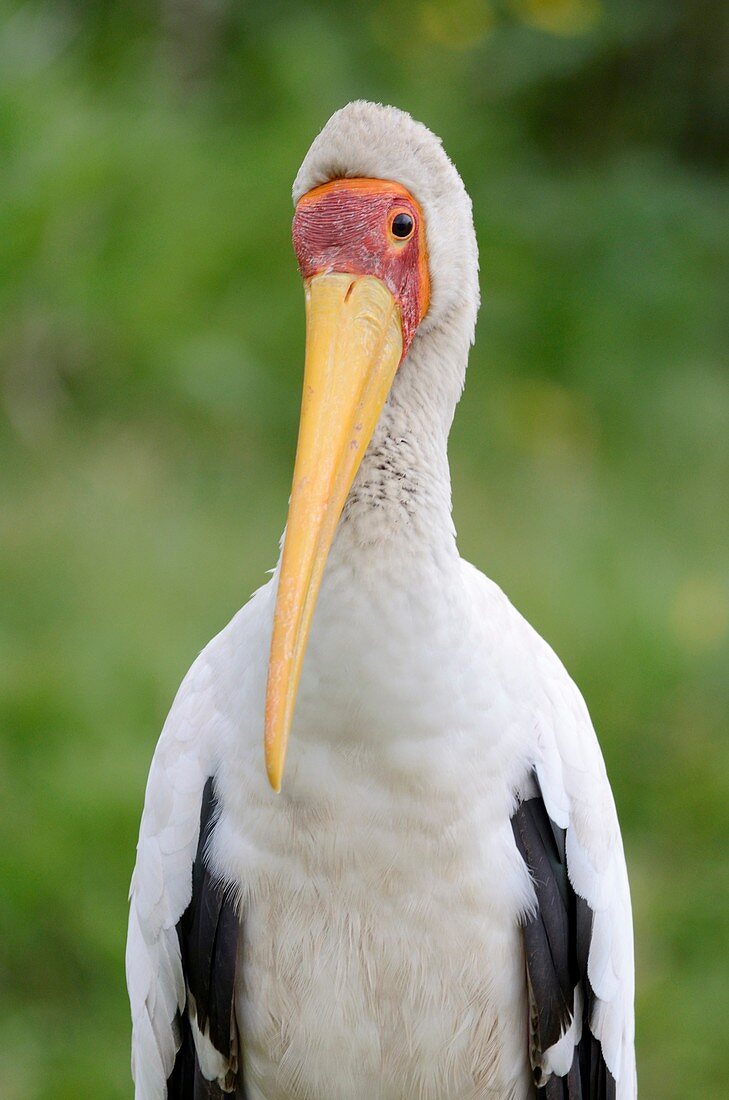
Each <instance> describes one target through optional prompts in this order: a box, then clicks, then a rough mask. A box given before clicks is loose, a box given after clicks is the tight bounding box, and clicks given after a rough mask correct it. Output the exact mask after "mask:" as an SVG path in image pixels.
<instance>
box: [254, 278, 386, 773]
mask: <svg viewBox="0 0 729 1100" xmlns="http://www.w3.org/2000/svg"><path fill="white" fill-rule="evenodd" d="M401 357H402V326H401V320H400V309H399V307H398V305H397V303H396V301H395V299H394V297H393V295H392V294H391V293H390V291H389V290H388V288H387V287H386V286H385V284H384V283H383V282H381V281H380V280H379V279H377V278H375V277H374V276H372V275H363V276H354V275H348V274H341V273H330V274H326V275H316V276H314V278H312V279H310V280H309V281H308V283H307V285H306V365H305V368H304V394H303V399H302V404H301V421H300V425H299V441H298V445H297V449H296V464H295V466H294V480H293V484H292V487H291V500H290V503H289V514H288V521H287V524H286V536H285V540H284V548H283V556H282V559H281V571H280V576H279V583H278V595H277V597H276V611H275V615H274V621H273V637H272V639H271V655H270V659H269V665H268V685H267V689H266V717H265V731H264V745H265V754H266V771H267V772H268V779H269V782H270V784H271V786H272V787H273V789H274V790H275V791H280V789H281V777H282V775H283V768H284V761H285V759H286V747H287V743H288V737H289V730H290V728H291V720H292V718H293V713H294V705H295V703H296V691H297V688H298V686H299V677H300V675H301V666H302V664H303V660H304V653H305V650H306V642H307V639H308V637H309V630H310V628H311V620H312V616H313V614H314V606H315V604H316V598H317V595H318V593H319V586H320V584H321V578H322V574H323V572H324V566H325V564H326V560H327V555H328V553H329V548H330V547H331V544H332V539H333V538H334V533H335V531H336V529H337V523H338V521H339V517H340V515H341V512H342V508H343V507H344V503H345V501H346V499H347V494H348V493H349V490H350V487H351V485H352V482H353V481H354V477H355V474H356V473H357V470H358V469H359V464H360V462H361V461H362V457H363V455H364V453H365V450H366V449H367V444H368V443H369V441H370V439H371V438H372V433H373V432H374V430H375V425H376V424H377V420H378V418H379V415H380V412H381V411H382V406H383V405H384V403H385V400H386V398H387V395H388V393H389V391H390V386H391V385H392V381H393V378H394V377H395V373H396V371H397V368H398V366H399V364H400V359H401Z"/></svg>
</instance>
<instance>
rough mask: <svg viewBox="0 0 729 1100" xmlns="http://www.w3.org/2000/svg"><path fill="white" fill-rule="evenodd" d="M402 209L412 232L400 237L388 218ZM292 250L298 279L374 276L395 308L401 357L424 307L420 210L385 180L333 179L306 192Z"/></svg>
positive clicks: (425, 267) (425, 270) (425, 285)
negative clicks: (339, 273) (333, 275)
mask: <svg viewBox="0 0 729 1100" xmlns="http://www.w3.org/2000/svg"><path fill="white" fill-rule="evenodd" d="M399 213H406V214H409V215H410V216H411V218H412V219H413V221H414V225H415V228H414V231H413V233H412V236H411V237H409V238H408V239H407V240H400V239H398V238H397V237H395V236H394V234H393V233H392V231H391V226H392V220H393V218H394V217H395V216H396V215H397V214H399ZM293 238H294V250H295V252H296V258H297V260H298V262H299V270H300V271H301V274H302V277H303V278H304V279H310V278H312V277H313V276H314V275H321V274H324V273H325V272H329V271H342V272H348V273H351V274H352V275H374V276H376V277H377V278H378V279H381V280H382V282H383V283H385V285H386V286H387V287H388V289H389V290H390V291H391V293H392V295H393V297H394V298H395V301H396V302H397V303H398V305H399V306H400V314H401V319H402V336H403V352H402V355H403V358H405V355H406V353H407V350H408V348H409V347H410V344H411V343H412V339H413V336H414V335H415V330H416V329H417V327H418V325H419V324H420V322H421V321H422V319H423V317H424V316H425V313H426V311H427V309H428V299H429V294H430V284H429V278H428V259H427V253H426V248H425V227H424V224H423V215H422V211H421V209H420V207H419V205H418V203H417V202H416V201H415V199H414V198H413V197H412V195H411V194H410V192H409V191H407V190H406V189H405V188H404V187H401V186H400V184H397V183H392V182H390V181H389V180H374V179H346V180H333V181H332V182H331V183H325V184H323V186H321V187H316V188H314V190H313V191H309V192H308V194H306V195H304V196H303V198H302V199H301V200H300V201H299V203H298V205H297V207H296V213H295V214H294V224H293Z"/></svg>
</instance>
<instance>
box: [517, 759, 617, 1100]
mask: <svg viewBox="0 0 729 1100" xmlns="http://www.w3.org/2000/svg"><path fill="white" fill-rule="evenodd" d="M534 778H535V782H536V776H535V777H534ZM538 788H539V785H538V784H537V789H538ZM511 825H512V829H513V831H514V839H515V840H516V846H517V848H518V849H519V853H520V854H521V856H522V859H523V860H524V862H525V863H526V865H527V867H528V868H529V871H530V873H531V877H532V882H533V884H534V892H535V894H536V899H537V908H536V911H535V912H534V914H532V915H531V916H530V917H529V918H528V920H527V921H526V922H525V924H524V928H523V934H524V950H525V956H526V969H527V980H528V985H529V990H530V996H531V998H532V1000H533V1002H534V1003H533V1005H532V1006H531V1008H532V1013H531V1016H532V1023H531V1029H532V1037H531V1042H532V1044H533V1045H536V1047H537V1053H538V1054H543V1053H544V1052H545V1051H546V1050H548V1049H549V1047H551V1046H553V1045H554V1044H555V1043H556V1042H557V1041H558V1040H559V1038H560V1036H561V1035H562V1034H563V1033H564V1031H565V1030H566V1028H568V1027H569V1025H570V1023H571V1020H572V1011H573V995H574V989H575V986H576V985H581V988H582V999H583V1018H582V1037H581V1039H580V1042H579V1043H578V1044H577V1046H576V1048H575V1052H574V1058H573V1060H572V1065H571V1068H570V1070H569V1073H567V1074H566V1076H564V1077H557V1076H556V1075H555V1074H551V1075H550V1076H549V1078H548V1079H547V1080H546V1081H541V1080H538V1081H537V1084H538V1085H541V1087H539V1088H538V1089H537V1096H538V1097H539V1098H540V1100H615V1079H614V1078H613V1076H612V1074H611V1073H610V1071H609V1070H608V1068H607V1066H606V1064H605V1059H604V1058H603V1054H602V1048H601V1046H600V1043H599V1042H598V1040H597V1039H596V1038H595V1036H594V1035H593V1034H592V1032H591V1031H590V1027H589V1020H590V1016H591V1013H592V1006H593V1001H594V994H593V991H592V989H591V987H590V982H589V979H588V976H587V958H588V954H589V950H590V939H591V936H592V917H593V914H592V910H591V909H590V907H589V905H588V904H587V902H586V901H585V900H584V899H583V898H580V897H578V896H577V895H576V894H575V892H574V890H573V889H572V886H571V884H570V881H569V878H568V875H567V856H566V838H567V832H566V830H565V829H561V828H560V827H559V826H558V825H556V824H555V823H554V822H553V821H552V820H551V818H550V817H549V814H548V813H547V810H546V807H545V805H544V801H543V799H542V797H541V794H539V795H537V796H536V797H533V798H529V799H525V800H524V801H523V802H521V803H520V805H519V806H518V808H517V810H516V813H515V814H514V816H513V818H512V820H511Z"/></svg>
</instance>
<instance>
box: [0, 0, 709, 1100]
mask: <svg viewBox="0 0 729 1100" xmlns="http://www.w3.org/2000/svg"><path fill="white" fill-rule="evenodd" d="M727 10H728V9H727V7H726V5H725V4H724V3H723V0H701V2H695V3H690V2H687V3H683V2H679V0H641V2H636V0H602V3H601V2H600V0H493V2H492V0H451V2H448V0H394V2H389V3H384V2H381V3H373V2H371V0H370V2H368V3H365V2H348V3H346V2H340V3H325V2H323V0H320V2H315V3H306V2H303V0H299V2H296V3H294V2H289V0H280V2H275V0H272V2H264V0H250V2H246V0H160V2H159V3H157V4H144V3H141V0H131V2H130V3H127V4H119V3H112V2H98V3H95V4H88V3H83V2H81V0H57V2H55V3H54V2H50V0H48V2H46V3H40V2H35V0H33V2H25V3H18V2H15V3H12V2H9V0H0V371H1V373H0V470H1V474H0V477H1V480H2V508H1V510H0V530H1V534H2V538H1V543H0V581H1V583H2V590H3V593H4V595H5V599H4V601H3V613H2V616H1V617H0V729H1V730H2V735H1V740H0V821H1V822H2V827H3V834H2V835H3V843H2V854H1V855H0V928H2V935H1V937H0V944H1V946H0V987H1V989H2V996H1V997H0V1094H1V1095H2V1096H3V1098H4V1100H19V1098H21V1097H22V1098H23V1100H41V1098H43V1100H46V1098H47V1100H78V1098H85V1097H94V1098H95V1100H105V1098H109V1100H116V1098H121V1097H130V1096H131V1083H130V1079H129V1072H128V1040H129V1028H128V1018H127V1004H126V994H125V989H124V980H123V944H124V935H125V921H126V890H127V885H128V880H129V876H130V873H131V869H132V865H133V859H134V845H135V842H136V832H137V825H138V819H139V813H140V810H141V803H142V797H143V790H144V783H145V777H146V771H147V767H148V764H149V760H150V757H151V753H152V750H153V747H154V743H155V739H156V736H157V732H158V730H159V728H160V727H161V724H162V721H163V718H164V715H165V712H166V710H167V708H168V706H169V704H170V702H171V700H172V697H173V695H174V692H175V690H176V687H177V685H178V683H179V681H180V679H181V678H182V676H183V674H184V672H185V670H186V668H187V667H188V666H189V664H190V663H191V661H192V659H193V657H194V656H195V654H196V653H197V651H198V650H199V649H200V648H201V647H202V646H203V644H204V643H205V642H206V641H207V640H208V638H209V637H210V636H211V635H212V634H213V633H214V632H215V631H217V630H218V629H219V628H220V627H222V626H223V624H224V623H225V622H226V621H227V620H228V618H230V616H231V615H232V614H233V612H234V611H235V610H236V609H237V608H238V607H239V606H240V605H241V604H242V603H243V602H244V601H245V600H246V599H247V597H248V595H249V593H250V592H251V591H252V589H254V588H255V587H257V586H258V585H259V584H260V583H261V582H262V581H263V580H264V578H265V570H266V569H267V568H269V567H270V566H272V565H273V563H274V561H275V559H276V554H277V540H278V536H279V534H280V531H281V529H282V526H283V523H284V517H285V509H286V503H287V496H288V482H289V477H290V470H291V464H292V459H293V448H294V441H295V433H296V420H297V412H298V401H299V385H300V377H301V366H302V351H303V303H302V295H301V290H300V286H299V281H298V276H297V273H296V269H295V263H294V259H293V255H292V251H291V247H290V242H289V226H290V219H291V202H290V185H291V181H292V179H293V176H294V173H295V171H296V169H297V167H298V165H299V163H300V160H301V158H302V157H303V155H304V153H305V151H306V149H307V147H308V145H309V142H310V140H311V139H312V137H313V136H314V134H315V133H316V132H317V130H318V129H319V128H320V127H321V125H323V123H324V122H325V121H326V119H327V118H328V116H329V115H330V113H331V112H332V111H333V110H334V109H335V108H337V107H338V106H340V105H341V104H343V103H344V102H346V101H347V100H349V99H353V98H356V97H366V98H374V99H378V100H383V101H387V102H393V103H396V104H398V105H399V106H402V107H404V108H406V109H407V110H409V111H411V112H412V113H413V114H414V115H415V116H416V117H418V118H421V119H423V120H424V121H425V122H427V124H428V125H429V126H430V127H431V128H432V129H434V130H435V131H436V132H437V133H439V134H440V135H442V137H443V139H444V142H445V145H446V148H447V149H448V151H449V153H450V154H451V156H452V157H453V158H454V160H455V161H456V163H457V165H458V167H459V169H460V171H461V173H462V175H463V177H464V180H465V182H466V185H467V187H468V189H469V190H470V192H471V195H472V197H473V201H474V207H475V212H476V219H477V230H478V236H479V241H480V248H481V271H482V294H483V307H482V311H481V316H480V323H479V329H478V343H477V346H476V349H475V350H474V353H473V356H472V359H471V366H470V370H469V379H468V385H467V389H466V393H465V396H464V399H463V402H462V404H461V406H460V409H459V413H458V416H457V419H456V424H455V427H454V430H453V436H452V445H451V456H452V468H453V480H454V502H455V515H456V521H457V525H458V529H459V533H460V542H461V548H462V551H463V553H464V555H465V556H467V557H469V558H470V559H471V560H473V561H474V562H475V563H476V564H477V565H479V566H480V567H481V568H483V569H484V570H485V571H486V572H488V573H489V574H490V575H491V576H492V577H494V579H496V580H497V581H498V582H499V583H500V584H501V585H502V587H504V588H505V589H506V591H507V592H508V593H509V595H510V596H511V598H512V599H513V600H514V602H515V603H516V604H517V606H518V607H519V608H520V609H521V610H522V611H523V612H524V613H525V614H526V616H527V617H528V618H529V619H530V620H531V621H532V622H533V623H534V625H535V626H536V627H537V628H538V629H539V630H540V631H541V632H542V633H543V634H544V635H545V636H546V637H547V638H548V639H549V640H550V642H551V643H552V644H553V645H554V647H555V648H556V649H557V651H558V652H559V654H560V655H561V657H562V658H563V659H564V661H565V663H566V665H567V666H568V668H569V669H570V671H571V673H572V674H573V676H574V677H575V678H576V680H577V681H578V683H579V684H580V686H581V687H582V689H583V691H584V693H585V695H586V698H587V700H588V703H589V705H590V708H591V711H592V714H593V717H594V720H595V724H596V726H597V728H598V731H599V734H600V737H601V741H602V744H603V748H604V752H605V756H606V760H607V765H608V770H609V772H610V775H611V778H612V782H613V786H614V790H615V795H616V800H617V803H618V808H619V811H620V815H621V820H622V823H623V827H624V834H625V843H626V848H627V854H628V860H629V866H630V871H631V879H632V884H633V891H634V905H635V918H636V931H637V964H638V996H637V1028H638V1060H639V1077H640V1081H641V1087H642V1094H643V1095H644V1096H646V1097H661V1098H662V1100H679V1098H680V1100H685V1098H686V1097H691V1098H692V1100H715V1098H716V1097H718V1096H720V1095H729V1069H728V1068H727V1060H726V1058H725V1057H724V1048H725V1032H726V1005H727V1001H726V997H727V992H726V991H727V978H728V975H727V965H728V962H727V960H728V959H729V916H728V912H727V887H728V886H729V847H728V845H727V836H728V835H729V810H728V809H727V807H728V806H729V747H728V742H727V738H726V715H727V709H728V704H729V698H728V696H729V687H728V685H729V677H727V663H726V662H727V655H728V654H727V642H728V639H729V574H728V572H727V556H726V546H727V538H728V536H729V530H728V527H729V522H728V515H729V510H728V509H727V499H728V498H727V488H728V487H729V469H728V467H729V448H728V446H727V441H728V439H729V376H728V374H727V369H726V350H727V346H728V337H729V333H728V332H727V328H728V327H729V326H728V324H727V316H728V314H727V306H726V290H727V286H726V276H727V272H728V271H729V240H728V237H727V227H728V226H729V202H728V201H727V189H726V158H725V156H724V154H725V152H726V149H725V146H726V138H727V133H728V132H729V125H728V118H727V104H728V103H729V92H728V90H727V87H726V72H727V65H726V60H727V41H728V20H727ZM322 1100H326V1098H322Z"/></svg>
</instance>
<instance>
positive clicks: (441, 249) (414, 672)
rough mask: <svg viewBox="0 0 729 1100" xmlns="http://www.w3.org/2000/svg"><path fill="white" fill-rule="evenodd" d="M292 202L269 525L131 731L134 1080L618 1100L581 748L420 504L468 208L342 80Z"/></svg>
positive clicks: (432, 514) (611, 862) (457, 1099)
mask: <svg viewBox="0 0 729 1100" xmlns="http://www.w3.org/2000/svg"><path fill="white" fill-rule="evenodd" d="M294 201H295V215H294V222H293V240H294V247H295V251H296V256H297V259H298V264H299V268H300V271H301V275H302V277H303V280H304V287H305V298H306V357H305V369H304V392H303V402H302V409H301V423H300V430H299V440H298V447H297V453H296V461H295V468H294V475H293V485H292V490H291V499H290V504H289V513H288V522H287V526H286V532H285V536H284V539H283V549H282V553H281V557H280V560H279V564H278V566H277V568H276V570H275V572H274V575H273V577H272V578H271V580H270V581H269V583H268V584H266V585H265V586H264V587H263V588H261V589H260V590H259V591H258V592H257V593H256V594H255V595H254V596H253V597H252V599H251V600H250V601H249V602H248V603H247V604H246V605H245V607H243V609H242V610H241V611H240V612H239V613H238V614H237V615H236V616H235V618H234V619H233V620H232V622H231V623H230V624H229V625H228V626H227V627H226V628H225V629H224V630H223V631H222V632H221V633H220V634H219V635H218V636H217V637H216V638H215V639H214V640H213V641H212V642H211V643H210V644H209V645H208V646H207V648H206V649H205V650H204V651H203V652H202V654H201V655H200V656H199V657H198V659H197V660H196V661H195V663H194V664H193V666H192V668H191V670H190V672H189V673H188V675H187V676H186V677H185V680H184V682H183V684H182V686H181V688H180V690H179V693H178V695H177V698H176V699H175V702H174V704H173V706H172V710H171V712H170V715H169V717H168V719H167V722H166V724H165V726H164V729H163V732H162V735H161V737H160V740H159V744H158V746H157V750H156V752H155V754H154V759H153V762H152V766H151V771H150V775H149V781H148V785H147V793H146V801H145V807H144V814H143V817H142V823H141V830H140V837H139V845H138V850H137V853H138V854H137V863H136V868H135V871H134V876H133V880H132V887H131V912H130V919H129V936H128V947H127V976H128V985H129V993H130V1000H131V1008H132V1017H133V1049H132V1069H133V1075H134V1079H135V1082H136V1096H137V1100H158V1098H162V1097H165V1096H167V1097H170V1098H171V1100H176V1098H180V1097H190V1098H196V1097H221V1096H223V1095H225V1094H233V1095H234V1096H236V1097H239V1098H240V1097H247V1098H248V1100H410V1098H412V1100H415V1098H417V1100H475V1098H482V1097H483V1098H491V1100H521V1098H525V1097H536V1096H542V1097H546V1098H549V1100H552V1098H555V1097H560V1098H570V1100H575V1098H582V1100H588V1098H589V1100H597V1098H604V1097H605V1098H607V1097H616V1098H617V1100H630V1098H632V1097H635V1095H636V1084H635V1062H634V1052H633V944H632V924H631V913H630V896H629V891H628V880H627V873H626V867H625V859H624V856H623V848H622V842H621V837H620V830H619V826H618V821H617V817H616V812H615V806H614V802H613V798H612V794H611V791H610V786H609V783H608V779H607V776H606V774H605V767H604V764H603V760H602V756H601V753H600V749H599V746H598V743H597V739H596V737H595V733H594V731H593V728H592V725H591V723H590V718H589V716H588V713H587V710H586V708H585V704H584V702H583V700H582V697H581V696H580V694H579V692H578V690H577V688H576V687H575V685H574V684H573V683H572V681H571V680H570V678H569V676H568V675H567V673H566V672H565V670H564V668H563V666H562V665H561V664H560V662H559V660H558V659H557V657H556V656H555V655H554V653H553V652H552V650H551V649H550V648H549V647H548V646H547V645H546V643H545V642H543V641H542V639H541V638H540V637H539V636H538V635H537V634H536V633H535V632H534V631H533V630H532V629H531V627H530V626H529V625H528V624H527V622H526V621H525V620H524V619H523V618H521V616H520V615H519V614H518V613H517V612H516V611H515V610H514V608H513V607H512V606H511V604H510V603H509V602H508V600H507V599H506V597H505V596H504V595H503V594H502V593H501V591H500V590H499V589H498V588H497V587H496V585H495V584H493V583H492V582H491V581H489V580H487V578H486V577H485V576H483V575H482V574H481V573H479V572H477V570H476V569H474V568H473V566H471V565H469V564H468V563H466V562H464V561H463V560H461V558H460V557H459V554H458V551H457V548H456V541H455V532H454V528H453V523H452V521H451V494H450V480H449V470H448V461H447V455H446V444H447V438H448V432H449V428H450V425H451V421H452V418H453V414H454V410H455V407H456V403H457V401H458V398H459V396H460V393H461V390H462V387H463V383H464V377H465V371H466V361H467V358H468V350H469V346H470V344H471V343H472V340H473V332H474V325H475V320H476V313H477V309H478V301H479V291H478V257H477V248H476V238H475V233H474V228H473V221H472V215H471V203H470V200H469V198H468V196H467V194H466V191H465V189H464V186H463V184H462V182H461V179H460V177H459V175H458V173H457V172H456V169H455V168H454V166H453V165H452V163H451V162H450V160H449V159H448V157H447V156H446V154H445V152H444V151H443V148H442V146H441V143H440V141H439V140H438V139H437V138H436V137H434V136H433V134H431V133H430V131H428V130H427V129H426V128H425V127H424V126H422V125H421V124H420V123H417V122H415V121H413V120H412V119H411V118H410V117H409V115H407V114H405V113H403V112H401V111H399V110H396V109H394V108H391V107H382V106H379V105H375V104H371V103H363V102H357V103H352V104H349V105H348V106H347V107H344V108H343V109H342V110H340V111H338V112H337V113H336V114H335V115H334V116H333V117H332V118H331V119H330V120H329V122H328V123H327V125H326V126H325V127H324V129H323V131H322V132H321V133H320V134H319V136H318V137H317V138H316V140H315V141H314V143H313V145H312V146H311V149H310V150H309V152H308V154H307V156H306V158H305V159H304V162H303V164H302V166H301V169H300V171H299V173H298V175H297V177H296V181H295V183H294ZM262 735H263V751H262V746H261V737H262ZM287 749H288V766H287V769H286V776H285V781H284V782H283V785H282V777H283V771H284V760H285V758H286V756H287ZM264 758H265V765H266V769H267V772H268V782H267V781H266V774H265V771H264V767H263V763H264Z"/></svg>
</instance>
